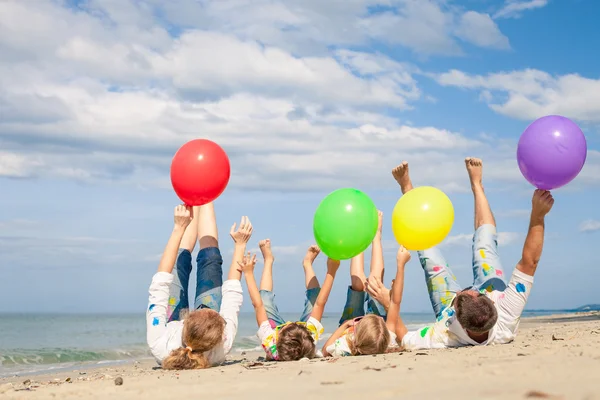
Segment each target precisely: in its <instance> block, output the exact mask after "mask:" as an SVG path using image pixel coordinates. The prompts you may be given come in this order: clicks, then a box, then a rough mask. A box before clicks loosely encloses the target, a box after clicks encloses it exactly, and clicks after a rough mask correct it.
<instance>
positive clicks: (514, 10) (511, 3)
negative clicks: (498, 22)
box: [494, 0, 548, 18]
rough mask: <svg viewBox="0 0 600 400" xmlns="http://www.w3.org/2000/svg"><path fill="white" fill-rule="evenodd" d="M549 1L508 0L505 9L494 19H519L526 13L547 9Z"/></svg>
mask: <svg viewBox="0 0 600 400" xmlns="http://www.w3.org/2000/svg"><path fill="white" fill-rule="evenodd" d="M547 5H548V0H506V1H505V3H504V7H502V8H501V9H500V10H498V11H497V12H496V13H495V14H494V18H519V17H520V16H521V15H522V14H523V12H524V11H530V10H535V9H537V8H542V7H546V6H547Z"/></svg>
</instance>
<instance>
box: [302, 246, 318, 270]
mask: <svg viewBox="0 0 600 400" xmlns="http://www.w3.org/2000/svg"><path fill="white" fill-rule="evenodd" d="M320 252H321V249H320V248H319V246H317V245H316V244H313V245H312V246H310V247H309V248H308V250H306V255H305V256H304V262H306V263H309V264H310V265H312V263H313V262H314V261H315V258H317V256H318V255H319V253H320Z"/></svg>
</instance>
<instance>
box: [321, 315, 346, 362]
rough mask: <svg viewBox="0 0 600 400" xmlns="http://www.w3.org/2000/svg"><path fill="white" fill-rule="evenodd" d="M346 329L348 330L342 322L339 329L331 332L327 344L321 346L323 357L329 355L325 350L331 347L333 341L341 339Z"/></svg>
mask: <svg viewBox="0 0 600 400" xmlns="http://www.w3.org/2000/svg"><path fill="white" fill-rule="evenodd" d="M346 329H348V326H347V325H346V323H345V322H344V323H343V324H342V325H341V326H340V327H339V328H337V329H336V330H335V332H333V333H332V334H331V336H330V337H329V339H327V342H325V345H324V346H323V350H322V352H323V356H325V357H327V356H330V355H331V354H329V353H328V352H327V348H328V347H329V346H331V345H332V344H334V343H335V341H336V340H338V339H339V338H340V337H342V335H343V334H344V332H345V331H346Z"/></svg>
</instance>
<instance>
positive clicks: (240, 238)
mask: <svg viewBox="0 0 600 400" xmlns="http://www.w3.org/2000/svg"><path fill="white" fill-rule="evenodd" d="M235 227H236V224H235V223H234V224H233V226H232V227H231V230H230V231H229V235H231V238H232V239H233V241H234V242H235V244H246V243H248V240H250V237H251V236H252V223H251V222H250V219H249V218H248V217H247V216H243V217H242V219H241V220H240V227H239V228H238V229H237V230H236V229H235Z"/></svg>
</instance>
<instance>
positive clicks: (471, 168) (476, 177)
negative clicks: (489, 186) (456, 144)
mask: <svg viewBox="0 0 600 400" xmlns="http://www.w3.org/2000/svg"><path fill="white" fill-rule="evenodd" d="M465 165H466V166H467V172H468V173H469V180H470V181H471V188H472V189H476V188H480V189H483V183H482V177H483V161H481V159H480V158H472V157H467V158H465Z"/></svg>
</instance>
